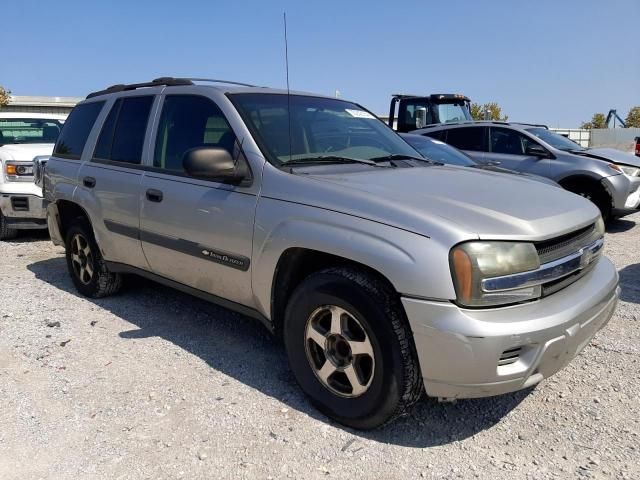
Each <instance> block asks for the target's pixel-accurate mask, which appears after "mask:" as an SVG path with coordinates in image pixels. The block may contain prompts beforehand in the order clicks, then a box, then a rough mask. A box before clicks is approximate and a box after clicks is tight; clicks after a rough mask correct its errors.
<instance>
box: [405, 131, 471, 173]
mask: <svg viewBox="0 0 640 480" xmlns="http://www.w3.org/2000/svg"><path fill="white" fill-rule="evenodd" d="M400 136H401V137H402V138H404V139H405V140H406V141H407V143H408V144H409V145H411V146H412V147H413V148H415V149H416V150H417V151H418V152H420V155H422V156H423V157H425V158H428V159H429V160H434V161H436V162H442V163H446V164H449V165H458V166H462V167H469V166H473V165H476V162H474V161H473V160H471V158H469V157H468V156H467V155H466V154H465V153H463V152H461V151H460V150H458V149H456V148H453V147H452V146H451V145H447V144H446V143H443V142H441V141H440V140H432V139H430V138H429V137H426V136H424V137H423V136H420V135H411V134H400Z"/></svg>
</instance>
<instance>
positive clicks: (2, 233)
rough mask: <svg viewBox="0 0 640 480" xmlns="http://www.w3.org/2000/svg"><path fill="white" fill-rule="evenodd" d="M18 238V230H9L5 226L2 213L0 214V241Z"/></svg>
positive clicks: (9, 228)
mask: <svg viewBox="0 0 640 480" xmlns="http://www.w3.org/2000/svg"><path fill="white" fill-rule="evenodd" d="M17 236H18V230H16V229H15V228H11V227H9V226H8V225H7V220H6V219H5V218H4V215H3V214H2V212H0V240H11V239H12V238H16V237H17Z"/></svg>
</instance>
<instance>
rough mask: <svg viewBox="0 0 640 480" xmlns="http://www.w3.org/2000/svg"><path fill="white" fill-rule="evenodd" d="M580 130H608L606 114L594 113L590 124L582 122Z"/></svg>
mask: <svg viewBox="0 0 640 480" xmlns="http://www.w3.org/2000/svg"><path fill="white" fill-rule="evenodd" d="M580 128H586V129H587V130H591V129H592V128H607V117H605V115H604V113H594V114H593V117H591V121H590V122H582V125H580Z"/></svg>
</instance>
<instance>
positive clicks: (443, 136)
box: [424, 130, 447, 142]
mask: <svg viewBox="0 0 640 480" xmlns="http://www.w3.org/2000/svg"><path fill="white" fill-rule="evenodd" d="M424 135H426V136H428V137H431V138H435V139H436V140H441V141H443V142H445V141H446V140H447V131H446V130H438V131H436V132H426V133H425V134H424Z"/></svg>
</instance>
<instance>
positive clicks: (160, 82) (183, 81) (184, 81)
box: [87, 77, 193, 98]
mask: <svg viewBox="0 0 640 480" xmlns="http://www.w3.org/2000/svg"><path fill="white" fill-rule="evenodd" d="M176 85H193V82H192V81H191V80H189V79H188V78H173V77H160V78H156V79H154V80H152V81H150V82H142V83H129V84H124V83H119V84H117V85H111V86H110V87H108V88H105V89H104V90H99V91H97V92H92V93H90V94H89V95H87V98H93V97H98V96H100V95H107V94H108V93H116V92H124V91H127V90H136V89H138V88H144V87H158V86H167V87H173V86H176Z"/></svg>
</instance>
